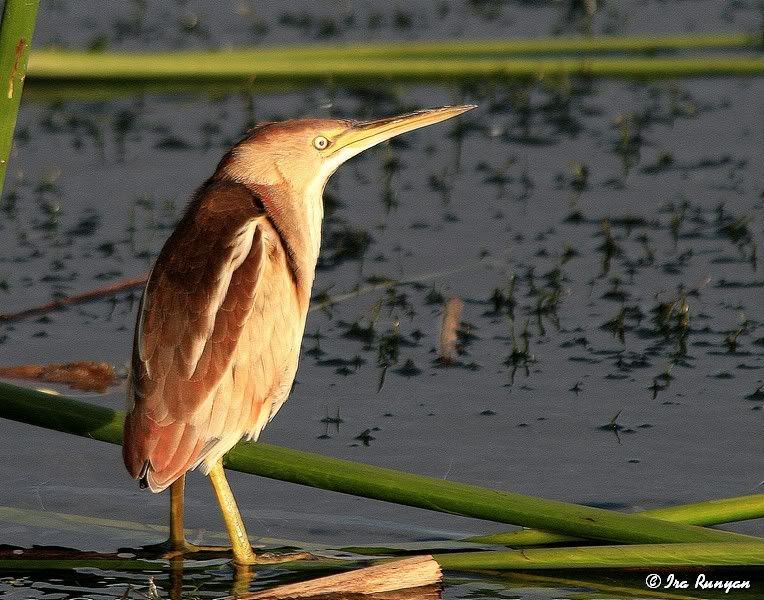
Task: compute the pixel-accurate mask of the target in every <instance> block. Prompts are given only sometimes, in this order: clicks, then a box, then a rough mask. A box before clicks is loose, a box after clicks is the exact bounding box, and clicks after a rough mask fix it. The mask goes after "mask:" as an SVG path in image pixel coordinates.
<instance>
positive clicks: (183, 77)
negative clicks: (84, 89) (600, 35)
mask: <svg viewBox="0 0 764 600" xmlns="http://www.w3.org/2000/svg"><path fill="white" fill-rule="evenodd" d="M762 73H764V58H762V57H758V56H721V57H707V56H702V57H693V58H559V59H549V58H547V59H529V58H525V59H513V58H497V57H491V58H443V57H415V58H400V59H398V58H396V59H394V60H393V59H391V58H389V57H384V56H382V55H380V56H373V57H370V58H367V59H362V60H359V59H357V58H356V57H355V56H353V55H352V54H348V53H346V54H345V55H343V56H333V55H331V56H326V57H312V56H303V55H297V56H291V55H290V54H289V52H287V51H284V52H279V51H271V50H267V51H266V50H249V51H245V50H240V51H234V50H231V51H228V50H226V51H219V52H186V51H183V52H154V53H120V54H117V53H111V54H93V53H89V52H72V51H63V50H57V51H36V52H34V53H33V54H32V56H31V57H30V60H29V76H30V77H33V78H35V79H36V80H41V81H50V80H54V79H55V80H68V81H89V82H93V81H98V82H103V81H112V82H124V81H135V82H140V81H151V80H159V79H161V80H163V81H165V82H166V81H168V80H176V81H178V82H182V81H189V80H190V81H210V82H211V81H225V80H232V79H233V80H238V81H243V82H246V81H251V80H253V79H254V80H257V81H278V80H287V81H290V82H294V81H321V80H325V79H327V78H330V79H343V80H351V81H353V80H360V81H365V82H368V81H369V80H370V79H375V78H376V79H403V80H406V79H414V80H418V81H421V80H436V81H437V80H459V79H469V78H475V77H480V78H485V77H493V78H501V77H548V76H559V75H586V76H593V77H626V78H634V77H637V78H638V77H680V76H697V75H703V76H709V75H761V74H762Z"/></svg>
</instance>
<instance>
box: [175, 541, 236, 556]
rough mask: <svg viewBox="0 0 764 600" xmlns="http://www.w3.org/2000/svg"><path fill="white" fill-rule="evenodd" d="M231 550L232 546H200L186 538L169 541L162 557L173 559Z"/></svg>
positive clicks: (217, 553) (219, 553) (226, 552)
mask: <svg viewBox="0 0 764 600" xmlns="http://www.w3.org/2000/svg"><path fill="white" fill-rule="evenodd" d="M230 552H231V548H230V546H200V545H197V544H192V543H191V542H189V541H186V540H183V541H182V542H179V543H178V542H169V541H168V542H167V549H166V550H165V552H164V553H163V554H162V558H166V559H168V560H172V559H174V558H175V559H177V558H189V557H190V556H192V555H195V554H209V555H221V554H229V553H230Z"/></svg>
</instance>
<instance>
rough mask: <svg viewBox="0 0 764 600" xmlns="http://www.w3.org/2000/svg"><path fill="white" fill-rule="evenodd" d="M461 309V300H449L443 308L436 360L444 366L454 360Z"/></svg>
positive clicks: (462, 306) (462, 304) (462, 303)
mask: <svg viewBox="0 0 764 600" xmlns="http://www.w3.org/2000/svg"><path fill="white" fill-rule="evenodd" d="M463 308H464V302H463V301H462V299H461V298H449V299H448V301H447V302H446V304H445V306H444V307H443V320H442V322H441V325H440V344H439V345H438V358H439V359H440V362H441V363H443V364H444V365H449V364H451V363H452V362H453V361H454V359H455V358H456V341H457V338H458V333H457V332H458V330H459V324H460V323H461V318H462V309H463Z"/></svg>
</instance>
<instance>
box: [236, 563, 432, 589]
mask: <svg viewBox="0 0 764 600" xmlns="http://www.w3.org/2000/svg"><path fill="white" fill-rule="evenodd" d="M441 579H442V574H441V571H440V566H439V565H438V563H437V562H435V560H434V559H433V558H432V556H430V555H426V556H414V557H412V558H404V559H402V560H395V561H389V562H384V563H381V564H378V565H374V566H373V567H366V568H363V569H356V570H354V571H349V572H347V573H338V574H336V575H329V576H328V577H320V578H318V579H311V580H310V581H303V582H300V583H291V584H289V585H282V586H279V587H276V588H273V589H270V590H265V591H262V592H256V593H254V594H247V595H245V596H240V597H239V600H266V599H267V600H282V599H284V600H285V599H287V598H317V597H321V598H336V599H339V598H357V597H361V598H362V597H364V596H370V595H372V594H384V596H376V598H378V599H381V598H385V599H387V600H393V599H396V600H403V599H404V598H405V599H410V600H414V599H417V600H423V599H425V598H427V599H432V600H436V599H438V598H440V591H439V588H438V584H439V583H440V581H441Z"/></svg>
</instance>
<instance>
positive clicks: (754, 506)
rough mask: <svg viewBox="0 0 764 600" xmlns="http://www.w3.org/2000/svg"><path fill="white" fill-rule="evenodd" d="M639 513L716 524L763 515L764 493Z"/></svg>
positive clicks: (500, 536) (489, 540)
mask: <svg viewBox="0 0 764 600" xmlns="http://www.w3.org/2000/svg"><path fill="white" fill-rule="evenodd" d="M639 514H641V515H643V516H646V517H653V518H655V519H661V520H663V521H671V522H672V523H685V524H686V525H719V524H721V523H731V522H733V521H745V520H748V519H760V518H763V517H764V494H751V495H749V496H737V497H735V498H719V499H716V500H706V501H704V502H695V503H692V504H680V505H677V506H669V507H665V508H654V509H650V510H644V511H640V512H639ZM463 541H465V542H473V543H476V544H496V545H502V546H510V547H512V548H519V547H525V546H545V545H548V544H565V543H567V544H570V543H572V542H581V539H580V538H574V537H569V536H564V535H559V534H555V533H549V532H546V531H538V530H536V529H523V530H521V531H508V532H502V533H493V534H489V535H478V536H474V537H470V538H467V539H465V540H463Z"/></svg>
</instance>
